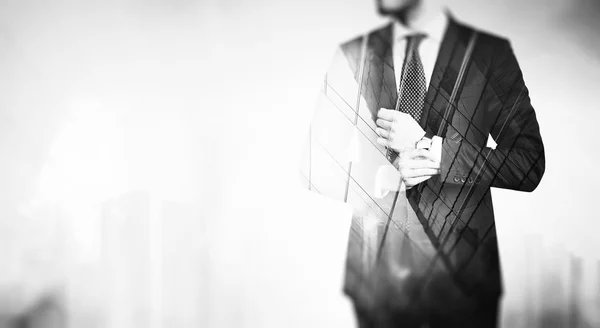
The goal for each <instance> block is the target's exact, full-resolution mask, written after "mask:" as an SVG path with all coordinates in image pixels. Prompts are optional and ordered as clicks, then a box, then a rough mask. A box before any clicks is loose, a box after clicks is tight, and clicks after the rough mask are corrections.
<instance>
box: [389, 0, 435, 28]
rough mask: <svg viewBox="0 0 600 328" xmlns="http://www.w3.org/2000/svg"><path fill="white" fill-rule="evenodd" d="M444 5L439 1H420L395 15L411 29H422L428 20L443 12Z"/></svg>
mask: <svg viewBox="0 0 600 328" xmlns="http://www.w3.org/2000/svg"><path fill="white" fill-rule="evenodd" d="M443 10H444V7H443V6H442V5H441V4H440V3H438V2H437V1H418V2H417V3H416V4H415V5H414V6H411V7H409V8H406V9H405V10H403V11H402V12H400V13H398V14H396V15H394V16H395V18H396V19H397V20H398V22H399V23H400V24H402V25H404V26H405V27H407V28H410V29H416V30H419V29H422V28H423V27H424V26H425V25H426V24H427V23H428V22H430V21H431V20H433V19H434V18H435V17H436V16H437V15H439V14H440V13H441V12H443Z"/></svg>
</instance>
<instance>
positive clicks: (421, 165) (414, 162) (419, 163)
mask: <svg viewBox="0 0 600 328" xmlns="http://www.w3.org/2000/svg"><path fill="white" fill-rule="evenodd" d="M398 167H399V168H401V169H438V168H439V167H440V163H438V162H434V161H430V160H428V159H411V160H406V159H401V160H400V162H398Z"/></svg>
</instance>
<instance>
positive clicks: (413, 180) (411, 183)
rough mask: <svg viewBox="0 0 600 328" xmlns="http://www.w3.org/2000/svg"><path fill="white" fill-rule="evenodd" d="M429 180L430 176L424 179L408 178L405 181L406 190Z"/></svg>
mask: <svg viewBox="0 0 600 328" xmlns="http://www.w3.org/2000/svg"><path fill="white" fill-rule="evenodd" d="M429 178H430V176H424V177H418V178H408V179H404V184H405V185H406V189H410V188H412V187H414V186H416V185H418V184H419V183H421V182H423V181H425V180H427V179H429Z"/></svg>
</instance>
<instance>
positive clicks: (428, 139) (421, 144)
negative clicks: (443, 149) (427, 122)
mask: <svg viewBox="0 0 600 328" xmlns="http://www.w3.org/2000/svg"><path fill="white" fill-rule="evenodd" d="M432 138H433V133H425V135H424V136H423V138H421V140H419V141H417V143H416V144H415V148H417V149H427V150H429V149H430V148H431V143H432Z"/></svg>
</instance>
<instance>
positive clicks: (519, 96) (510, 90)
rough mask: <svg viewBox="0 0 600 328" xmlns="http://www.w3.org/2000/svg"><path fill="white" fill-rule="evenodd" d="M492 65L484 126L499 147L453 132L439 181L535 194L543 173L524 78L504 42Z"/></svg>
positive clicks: (540, 145)
mask: <svg viewBox="0 0 600 328" xmlns="http://www.w3.org/2000/svg"><path fill="white" fill-rule="evenodd" d="M498 50H499V51H498V55H497V56H496V57H495V58H496V59H495V60H494V61H493V62H492V69H493V71H492V75H491V77H490V80H489V83H490V85H489V86H488V91H487V93H486V96H485V97H486V101H485V103H484V104H483V106H482V107H480V108H477V110H485V111H486V124H489V131H490V134H491V136H492V137H493V139H494V141H495V142H496V144H497V147H496V148H495V149H492V148H489V147H477V146H474V145H473V144H471V143H470V142H469V141H467V140H466V139H465V138H463V136H461V135H460V134H459V133H457V132H456V131H454V130H452V131H449V133H448V135H447V137H446V138H445V139H444V141H443V144H442V158H441V169H440V178H441V179H442V181H443V182H444V183H450V184H476V185H478V186H481V187H488V188H489V187H497V188H504V189H512V190H519V191H528V192H530V191H533V190H534V189H535V188H536V187H537V186H538V184H539V183H540V180H541V178H542V176H543V174H544V170H545V157H544V145H543V142H542V138H541V136H540V129H539V125H538V122H537V119H536V115H535V111H534V109H533V107H532V105H531V101H530V99H529V92H528V90H527V87H526V86H525V82H524V80H523V74H522V72H521V69H520V67H519V64H518V62H517V59H516V57H515V55H514V52H513V49H512V47H511V45H510V43H509V42H508V41H503V43H502V46H501V47H499V49H498Z"/></svg>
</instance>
